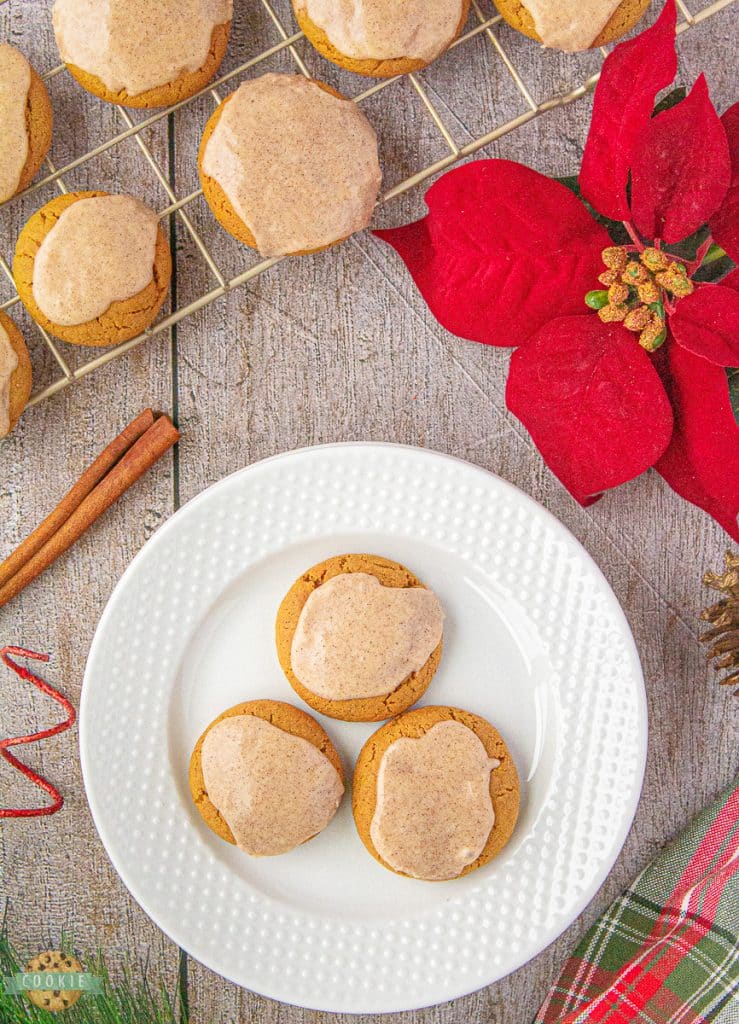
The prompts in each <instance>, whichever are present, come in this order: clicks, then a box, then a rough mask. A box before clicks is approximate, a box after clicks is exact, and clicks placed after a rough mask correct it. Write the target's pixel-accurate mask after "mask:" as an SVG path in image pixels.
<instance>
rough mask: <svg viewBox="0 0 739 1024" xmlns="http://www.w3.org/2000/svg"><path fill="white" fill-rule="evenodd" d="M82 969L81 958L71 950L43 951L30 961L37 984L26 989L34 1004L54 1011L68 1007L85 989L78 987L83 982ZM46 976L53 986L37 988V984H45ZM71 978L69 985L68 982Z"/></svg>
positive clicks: (29, 970) (72, 1004)
mask: <svg viewBox="0 0 739 1024" xmlns="http://www.w3.org/2000/svg"><path fill="white" fill-rule="evenodd" d="M82 970H83V968H82V964H81V963H80V962H79V960H76V959H75V958H74V957H73V956H70V955H69V954H68V953H60V952H59V950H49V951H48V952H46V953H39V955H38V956H35V957H34V958H33V959H32V960H29V961H28V966H27V967H26V973H27V974H32V975H34V987H33V988H27V989H26V990H25V993H26V995H27V996H28V998H29V999H30V1001H31V1002H32V1003H33V1005H34V1006H38V1007H40V1009H42V1010H48V1011H49V1012H50V1013H59V1012H61V1011H62V1010H68V1009H69V1007H70V1006H74V1004H75V1003H76V1002H77V1000H78V999H79V997H80V996H81V995H82V990H81V989H80V988H75V987H74V986H75V984H78V982H79V975H81V974H82ZM67 974H68V975H70V977H69V979H67V978H65V977H64V975H67ZM47 976H48V978H47ZM75 976H76V977H75ZM45 978H46V980H47V981H48V982H49V984H50V986H51V987H50V988H48V989H42V988H36V987H35V984H39V985H41V984H44V983H45V981H44V979H45ZM67 980H68V982H69V987H67V985H66V984H65V982H66V981H67Z"/></svg>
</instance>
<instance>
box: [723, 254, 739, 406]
mask: <svg viewBox="0 0 739 1024" xmlns="http://www.w3.org/2000/svg"><path fill="white" fill-rule="evenodd" d="M721 284H722V285H723V287H724V288H735V289H736V290H737V291H739V267H737V269H736V270H732V271H731V273H730V274H727V275H726V277H725V278H723V280H722V281H721ZM726 377H727V379H728V382H729V401H730V402H731V409H732V412H733V413H734V419H735V420H736V422H737V423H739V367H736V366H729V367H727V368H726Z"/></svg>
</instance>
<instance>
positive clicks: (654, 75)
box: [580, 0, 677, 220]
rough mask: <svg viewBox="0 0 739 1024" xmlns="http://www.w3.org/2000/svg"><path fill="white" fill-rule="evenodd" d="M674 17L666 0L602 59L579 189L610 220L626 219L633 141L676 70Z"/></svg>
mask: <svg viewBox="0 0 739 1024" xmlns="http://www.w3.org/2000/svg"><path fill="white" fill-rule="evenodd" d="M675 21H676V10H675V0H668V2H667V3H666V4H665V6H664V9H663V11H662V13H661V14H660V16H659V18H658V19H657V21H656V22H655V23H654V25H652V27H651V28H648V29H646V31H644V32H641V33H640V34H639V35H638V36H636V38H635V39H630V40H629V41H628V42H625V43H619V44H618V46H617V47H616V48H615V49H614V50H613V52H612V53H610V54H609V55H608V57H606V59H605V61H604V62H603V70H602V72H601V76H600V81H599V82H598V85H597V88H596V90H595V100H594V102H593V117H592V120H591V122H590V133H589V134H588V141H587V142H586V144H585V152H584V154H583V159H582V168H581V169H580V189H581V191H582V194H583V196H584V197H585V199H587V201H588V202H589V203H590V205H591V206H593V207H594V208H595V209H596V210H598V211H599V212H600V213H602V214H605V216H606V217H610V218H611V219H612V220H629V217H630V214H629V204H628V200H627V198H626V183H627V181H628V177H629V167H630V166H631V157H632V154H633V152H634V145H635V143H636V140H637V138H638V137H639V135H640V133H641V132H642V130H643V129H644V126H645V125H646V124H647V123H648V122H649V119H650V117H651V116H652V111H653V110H654V101H655V98H656V96H657V93H658V92H659V91H660V90H661V89H665V88H666V87H667V86H668V85H669V84H670V82H671V81H672V80H673V78H674V77H675V72H676V71H677V54H676V52H675Z"/></svg>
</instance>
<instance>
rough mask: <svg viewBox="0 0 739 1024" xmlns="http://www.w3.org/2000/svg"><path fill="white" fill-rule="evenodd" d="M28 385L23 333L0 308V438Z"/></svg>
mask: <svg viewBox="0 0 739 1024" xmlns="http://www.w3.org/2000/svg"><path fill="white" fill-rule="evenodd" d="M32 386H33V373H32V370H31V359H30V356H29V355H28V349H27V348H26V343H25V341H24V340H23V335H22V334H21V332H20V331H19V330H18V328H17V327H16V326H15V324H14V323H13V321H12V320H11V319H10V317H9V316H7V315H6V314H5V313H3V311H2V310H0V439H2V438H3V437H7V436H8V434H9V433H10V431H11V430H12V429H13V428H14V427H15V425H16V423H17V422H18V420H19V418H20V415H21V413H22V412H23V410H24V409H25V407H26V404H27V402H28V399H29V398H30V397H31V388H32Z"/></svg>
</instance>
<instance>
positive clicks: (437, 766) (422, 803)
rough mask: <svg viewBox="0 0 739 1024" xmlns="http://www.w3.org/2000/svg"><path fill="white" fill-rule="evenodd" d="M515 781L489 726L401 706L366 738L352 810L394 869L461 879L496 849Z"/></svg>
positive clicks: (508, 828) (507, 824)
mask: <svg viewBox="0 0 739 1024" xmlns="http://www.w3.org/2000/svg"><path fill="white" fill-rule="evenodd" d="M518 805H519V782H518V773H517V772H516V766H515V765H514V763H513V758H512V757H511V755H510V752H509V750H508V748H507V746H506V745H505V743H504V741H503V739H502V737H501V736H500V734H499V733H498V731H497V730H496V729H494V728H493V726H492V725H490V723H489V722H487V721H485V719H484V718H480V716H479V715H474V714H472V712H471V711H462V710H461V709H459V708H450V707H423V708H415V709H414V710H413V711H407V712H406V713H405V714H404V715H400V716H399V717H398V718H394V719H393V720H392V722H387V723H386V724H385V725H383V726H382V727H381V728H380V729H378V730H377V732H376V733H374V734H373V735H372V736H370V738H369V739H368V740H367V742H366V743H365V745H364V747H363V748H362V750H361V752H360V755H359V758H358V760H357V765H356V768H355V769H354V786H353V798H352V809H353V812H354V821H355V823H356V826H357V831H358V832H359V835H360V837H361V839H362V842H363V843H364V845H365V846H366V847H367V849H368V850H369V852H370V853H371V854H372V856H373V857H374V858H375V859H376V860H378V861H379V862H380V864H382V866H383V867H386V868H389V870H390V871H394V872H395V873H396V874H399V875H406V876H408V877H410V878H419V879H423V880H425V881H429V882H436V881H444V880H448V879H452V878H459V877H461V876H462V875H467V874H469V873H470V872H471V871H476V870H477V868H480V867H482V866H483V864H487V863H488V862H489V861H491V860H492V859H493V857H496V856H497V855H498V854H499V853H500V851H501V850H502V849H503V847H504V846H505V845H506V843H507V842H508V840H509V839H510V837H511V834H512V833H513V829H514V827H515V824H516V819H517V818H518Z"/></svg>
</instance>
